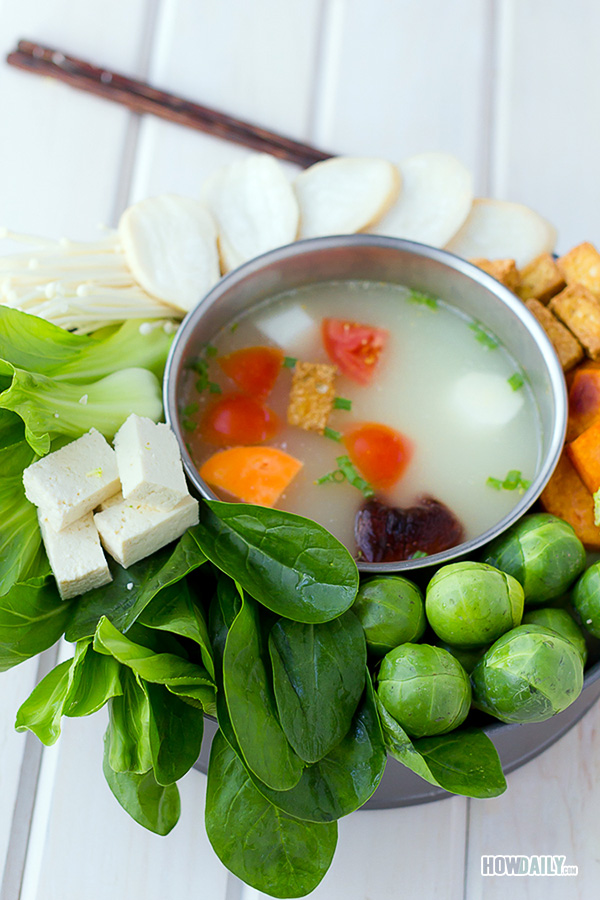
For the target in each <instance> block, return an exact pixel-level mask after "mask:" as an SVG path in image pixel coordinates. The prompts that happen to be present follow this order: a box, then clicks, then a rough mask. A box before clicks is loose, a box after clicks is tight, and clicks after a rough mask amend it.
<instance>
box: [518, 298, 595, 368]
mask: <svg viewBox="0 0 600 900" xmlns="http://www.w3.org/2000/svg"><path fill="white" fill-rule="evenodd" d="M525 306H526V307H527V309H528V310H529V311H530V312H531V313H533V315H534V316H535V317H536V319H537V320H538V322H539V323H540V325H541V326H542V328H543V329H544V331H545V332H546V334H547V335H548V337H549V338H550V341H551V343H552V346H553V347H554V349H555V350H556V355H557V356H558V358H559V360H560V364H561V366H562V368H563V371H564V372H568V371H569V369H572V368H573V367H574V366H576V365H577V363H578V362H581V360H582V359H583V356H584V353H583V347H582V346H581V344H580V343H579V341H578V340H577V338H576V337H575V336H574V335H573V334H571V332H570V331H569V329H568V328H565V326H564V325H562V324H561V323H560V322H559V321H558V319H557V318H556V316H554V315H553V314H552V313H551V312H550V310H549V309H548V308H547V307H545V306H544V305H543V304H542V303H540V302H539V300H527V301H526V302H525Z"/></svg>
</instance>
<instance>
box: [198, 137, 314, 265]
mask: <svg viewBox="0 0 600 900" xmlns="http://www.w3.org/2000/svg"><path fill="white" fill-rule="evenodd" d="M201 195H202V197H203V199H204V200H205V201H206V203H207V205H208V207H209V209H210V211H211V213H212V214H213V216H214V218H215V221H216V223H217V230H218V235H219V236H218V241H219V251H220V254H221V263H222V268H223V271H224V272H228V271H230V269H234V268H235V267H236V266H239V265H241V264H242V263H244V262H246V261H247V260H249V259H253V258H254V257H255V256H259V255H260V254H261V253H266V251H267V250H273V249H274V248H275V247H281V246H283V244H289V243H291V242H292V241H293V240H295V239H296V235H297V233H298V218H299V212H298V203H297V201H296V197H295V194H294V191H293V189H292V186H291V184H290V183H289V181H288V180H287V177H286V175H285V172H284V169H283V166H282V165H281V163H280V162H278V160H276V159H275V157H273V156H269V155H268V154H266V153H257V154H253V155H252V156H248V157H246V158H245V159H242V160H239V161H238V162H234V163H232V164H231V165H229V166H226V167H225V168H223V169H220V170H219V171H218V172H216V173H215V174H214V175H213V176H211V177H210V178H209V179H208V180H207V181H206V182H205V184H204V185H203V188H202V192H201Z"/></svg>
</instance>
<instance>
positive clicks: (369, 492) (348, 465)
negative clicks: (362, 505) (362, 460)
mask: <svg viewBox="0 0 600 900" xmlns="http://www.w3.org/2000/svg"><path fill="white" fill-rule="evenodd" d="M336 463H337V464H338V466H339V467H340V472H343V474H344V475H345V477H346V480H347V481H348V483H349V484H351V485H352V487H355V488H357V490H359V491H360V492H361V493H362V495H363V497H366V498H367V500H368V499H369V497H373V496H374V495H375V491H374V490H373V488H372V487H371V485H370V484H369V482H368V481H365V479H364V478H363V477H362V476H361V475H359V473H358V471H357V470H356V468H355V466H354V464H353V463H352V462H351V460H350V457H349V456H338V458H337V459H336Z"/></svg>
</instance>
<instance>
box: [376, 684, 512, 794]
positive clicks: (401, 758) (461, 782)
mask: <svg viewBox="0 0 600 900" xmlns="http://www.w3.org/2000/svg"><path fill="white" fill-rule="evenodd" d="M375 701H376V703H377V709H378V712H379V717H380V719H381V725H382V728H383V733H384V736H385V743H386V747H387V750H388V753H390V754H391V755H392V756H393V757H394V759H397V760H398V762H401V763H402V764H403V765H405V766H407V767H408V768H409V769H411V770H412V771H413V772H416V774H417V775H420V776H421V778H424V779H425V781H428V782H429V783H430V784H434V785H436V786H437V787H442V788H444V790H446V791H450V793H453V794H462V795H463V796H465V797H481V798H485V797H498V796H499V795H500V794H502V793H504V791H505V790H506V779H505V778H504V774H503V772H502V766H501V764H500V759H499V758H498V753H497V751H496V748H495V747H494V745H493V744H492V742H491V741H490V739H489V738H488V736H487V735H486V734H484V732H483V731H480V730H478V729H471V728H465V729H460V730H457V731H454V732H451V733H450V734H441V735H437V736H436V737H427V738H419V739H417V740H415V741H411V739H410V738H409V736H408V735H407V734H406V732H405V731H404V729H403V728H402V727H401V726H400V725H399V724H398V722H396V720H395V719H394V718H392V716H391V715H390V714H389V713H388V711H387V710H386V708H385V706H384V705H383V704H382V703H381V701H380V700H379V698H378V697H376V698H375Z"/></svg>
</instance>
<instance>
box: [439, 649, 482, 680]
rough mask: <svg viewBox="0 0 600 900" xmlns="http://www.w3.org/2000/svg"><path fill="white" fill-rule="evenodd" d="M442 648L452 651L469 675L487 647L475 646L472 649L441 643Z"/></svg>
mask: <svg viewBox="0 0 600 900" xmlns="http://www.w3.org/2000/svg"><path fill="white" fill-rule="evenodd" d="M439 646H440V647H441V648H442V650H447V651H448V653H451V654H452V656H453V657H454V659H457V660H458V661H459V663H460V664H461V666H462V667H463V669H464V670H465V672H466V673H467V675H470V674H471V672H472V671H473V669H474V668H475V666H476V665H477V663H478V662H479V660H480V659H481V657H482V656H483V654H484V653H485V651H486V650H487V647H474V648H473V649H472V650H470V649H469V648H466V647H453V646H452V645H451V644H440V645H439Z"/></svg>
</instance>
